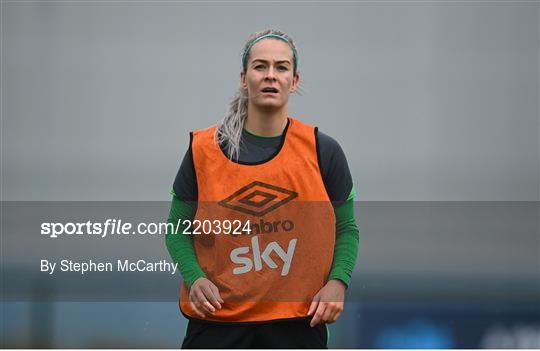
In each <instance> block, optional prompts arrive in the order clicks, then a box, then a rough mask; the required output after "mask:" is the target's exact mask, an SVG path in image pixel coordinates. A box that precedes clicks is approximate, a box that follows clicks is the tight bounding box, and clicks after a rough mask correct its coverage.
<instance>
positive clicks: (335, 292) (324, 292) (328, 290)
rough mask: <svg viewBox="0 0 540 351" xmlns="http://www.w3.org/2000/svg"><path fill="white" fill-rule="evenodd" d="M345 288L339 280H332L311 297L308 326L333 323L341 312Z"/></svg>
mask: <svg viewBox="0 0 540 351" xmlns="http://www.w3.org/2000/svg"><path fill="white" fill-rule="evenodd" d="M346 288H347V286H346V285H345V283H343V282H342V281H341V280H337V279H332V280H329V281H328V283H326V285H325V286H323V287H322V289H321V290H319V292H318V293H317V295H315V296H314V297H313V302H311V306H309V311H308V316H311V315H313V318H312V319H311V322H310V323H309V325H310V326H311V327H314V326H316V325H317V324H320V323H334V322H335V321H337V319H338V318H339V316H340V315H341V312H342V311H343V301H344V300H345V289H346Z"/></svg>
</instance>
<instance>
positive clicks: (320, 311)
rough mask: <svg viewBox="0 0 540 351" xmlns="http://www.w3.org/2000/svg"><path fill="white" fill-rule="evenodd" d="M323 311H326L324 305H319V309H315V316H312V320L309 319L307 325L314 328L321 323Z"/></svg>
mask: <svg viewBox="0 0 540 351" xmlns="http://www.w3.org/2000/svg"><path fill="white" fill-rule="evenodd" d="M325 309H326V304H324V303H319V307H317V311H315V315H314V316H313V318H312V319H311V322H310V323H309V325H310V326H311V327H314V326H316V325H317V324H319V323H320V322H321V317H322V315H323V313H324V310H325Z"/></svg>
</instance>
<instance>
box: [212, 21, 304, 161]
mask: <svg viewBox="0 0 540 351" xmlns="http://www.w3.org/2000/svg"><path fill="white" fill-rule="evenodd" d="M267 34H275V35H278V36H280V37H283V38H285V39H287V41H288V43H289V45H290V46H291V49H292V50H293V52H294V53H295V52H296V46H295V45H294V42H293V40H292V38H291V37H290V36H289V35H287V34H286V33H284V32H281V31H279V30H275V29H267V30H265V31H261V32H257V33H254V34H252V35H251V36H250V37H249V38H248V40H247V42H246V44H245V45H244V49H243V51H242V52H243V53H246V50H248V51H247V53H246V55H247V58H246V59H245V60H243V62H242V71H243V72H244V73H245V72H246V70H247V61H248V60H249V50H250V47H251V45H253V42H255V41H256V40H257V39H258V38H259V37H261V36H264V35H267ZM296 60H297V58H295V60H294V61H295V62H296ZM293 66H294V67H293V75H296V71H297V68H298V67H297V65H296V64H293ZM299 89H300V87H298V88H297V90H296V91H297V92H298V94H299V95H302V94H301V89H300V91H299ZM248 99H249V96H248V92H247V90H244V89H243V88H242V86H240V87H239V88H238V91H237V92H236V94H235V95H234V97H233V99H232V101H231V102H230V104H229V111H228V113H227V114H226V115H225V117H224V118H223V119H222V120H221V121H220V122H219V123H218V124H217V128H216V133H215V141H216V142H217V143H219V144H220V145H224V147H225V153H226V154H227V156H228V157H229V158H230V159H231V160H232V159H236V160H238V158H239V156H240V141H241V140H242V130H243V128H244V122H245V120H246V118H247V115H248Z"/></svg>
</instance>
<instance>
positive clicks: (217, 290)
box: [210, 284, 225, 303]
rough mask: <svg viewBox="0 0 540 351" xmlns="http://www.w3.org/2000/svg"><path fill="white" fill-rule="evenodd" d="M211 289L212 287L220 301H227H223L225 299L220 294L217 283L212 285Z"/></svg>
mask: <svg viewBox="0 0 540 351" xmlns="http://www.w3.org/2000/svg"><path fill="white" fill-rule="evenodd" d="M210 289H212V292H213V293H214V296H215V297H216V298H217V299H218V301H219V302H221V303H225V301H223V299H222V298H221V295H220V294H219V289H218V287H217V286H215V285H213V284H212V285H210Z"/></svg>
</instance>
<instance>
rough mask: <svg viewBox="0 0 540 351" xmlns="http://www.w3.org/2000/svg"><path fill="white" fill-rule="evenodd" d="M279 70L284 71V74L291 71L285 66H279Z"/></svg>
mask: <svg viewBox="0 0 540 351" xmlns="http://www.w3.org/2000/svg"><path fill="white" fill-rule="evenodd" d="M278 69H279V70H280V71H284V72H285V71H288V70H289V69H288V68H287V67H285V66H279V67H278Z"/></svg>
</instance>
